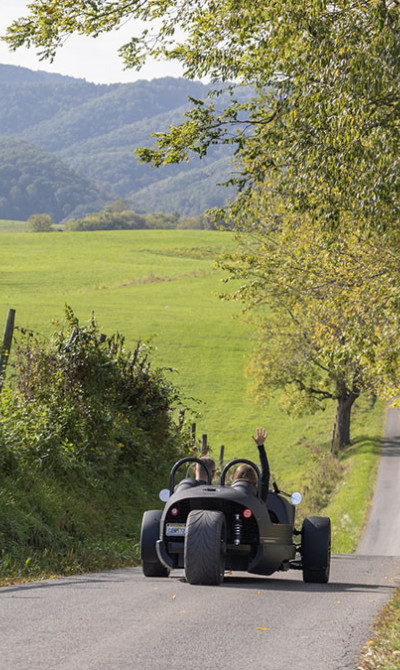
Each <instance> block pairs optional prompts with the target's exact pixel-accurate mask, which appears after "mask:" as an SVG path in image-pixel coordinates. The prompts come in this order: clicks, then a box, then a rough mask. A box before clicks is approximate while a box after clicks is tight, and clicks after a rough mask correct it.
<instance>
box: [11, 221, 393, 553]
mask: <svg viewBox="0 0 400 670" xmlns="http://www.w3.org/2000/svg"><path fill="white" fill-rule="evenodd" d="M232 244H233V238H232V236H231V235H230V234H229V233H220V232H208V231H132V232H131V231H114V232H96V233H63V234H59V235H48V234H36V235H26V236H15V235H12V234H7V233H4V234H3V235H2V236H1V246H0V263H1V267H2V285H3V286H2V288H3V290H2V292H1V296H0V319H1V318H4V319H5V317H6V313H7V309H8V308H9V307H12V308H15V309H16V310H17V312H16V316H17V324H18V325H19V326H23V327H26V328H32V329H34V330H35V331H38V332H40V333H43V334H47V333H49V332H50V330H51V320H52V318H54V317H59V318H60V319H61V318H62V316H63V308H64V304H65V303H67V304H69V305H71V306H72V308H73V309H74V311H75V313H76V314H77V316H78V317H79V319H80V320H81V322H83V321H85V320H88V319H89V318H90V315H91V312H92V310H94V311H95V314H96V317H97V319H98V321H99V323H100V327H101V329H102V330H103V331H104V332H105V333H111V332H114V331H115V330H118V331H120V332H121V333H123V334H124V335H126V336H127V344H128V345H133V344H134V342H135V341H136V340H137V339H138V338H142V339H147V338H153V343H154V345H155V347H156V351H155V354H154V356H153V359H154V360H155V362H156V363H157V364H159V365H165V366H171V367H173V368H175V369H176V370H177V372H176V373H171V374H172V375H173V380H174V383H175V384H177V385H178V386H180V387H181V388H182V389H183V391H184V393H185V394H186V396H187V397H188V398H195V399H196V401H199V403H197V402H195V401H193V400H190V401H188V402H189V404H191V406H192V407H193V408H194V409H197V410H198V411H199V412H200V414H201V416H200V417H199V418H198V419H197V428H198V435H200V434H201V433H203V432H205V433H207V434H208V436H209V442H210V443H211V446H212V448H213V450H214V455H215V456H217V457H218V454H219V447H220V445H221V444H224V445H225V454H226V457H234V456H237V457H239V456H243V457H250V458H252V457H253V458H254V457H255V455H256V454H255V448H254V446H253V443H252V440H251V438H250V435H251V433H252V432H253V430H254V428H255V427H256V426H257V425H264V426H266V428H267V430H268V432H269V439H268V445H269V455H270V462H271V467H272V471H273V473H274V474H275V475H276V477H277V479H278V481H279V483H280V484H281V486H282V488H284V489H285V488H286V489H291V488H299V489H300V490H304V489H305V488H307V487H308V488H309V489H311V492H313V489H315V490H316V491H317V494H316V496H314V498H313V497H312V495H311V501H312V504H315V505H319V506H323V504H324V501H325V498H326V496H329V495H330V494H332V491H333V490H334V487H335V477H336V475H337V473H331V472H330V470H329V468H331V467H332V464H331V463H330V462H329V459H325V461H324V460H323V459H324V458H325V454H326V452H327V451H328V445H329V440H330V437H331V432H332V427H333V414H334V408H333V407H332V408H329V409H328V410H327V411H326V412H324V413H320V414H319V415H317V416H316V417H303V418H300V419H297V420H293V419H289V418H288V417H287V416H286V415H285V414H284V413H283V412H282V411H280V409H279V408H278V406H277V404H276V403H275V402H270V403H269V404H268V405H266V406H265V407H260V406H257V405H256V404H255V403H254V400H253V397H252V395H251V392H250V391H249V380H248V379H247V378H246V376H245V370H246V366H247V364H248V362H249V357H250V354H251V349H252V331H251V327H250V326H249V325H248V324H245V323H243V322H241V321H240V320H239V319H237V318H234V317H237V316H238V306H237V305H235V304H232V303H230V302H224V301H221V300H218V297H217V294H218V292H219V291H221V290H223V288H224V285H223V284H221V283H220V282H219V279H220V275H219V273H218V272H217V271H216V270H215V268H214V259H215V255H216V254H217V253H218V252H220V251H222V250H223V249H228V248H230V247H231V246H232ZM1 315H3V317H2V316H1ZM381 430H382V407H381V406H379V404H377V405H376V406H375V408H374V410H373V412H372V413H371V412H370V411H369V409H368V404H367V403H364V404H361V405H360V406H359V407H358V408H356V411H355V422H354V431H353V437H355V438H356V440H355V444H354V446H353V447H352V448H351V449H350V450H348V451H347V452H346V454H345V455H344V458H343V461H342V464H341V466H340V467H341V474H342V476H344V478H345V481H347V480H346V477H347V479H348V481H349V482H351V487H349V489H345V488H344V487H343V486H340V487H339V488H338V491H337V492H338V495H337V496H335V498H334V500H335V501H337V502H336V508H335V510H334V513H335V521H336V524H335V525H336V528H339V529H340V528H342V526H344V527H345V538H344V539H343V537H341V538H339V539H340V543H341V544H338V543H337V544H336V546H335V548H336V550H338V549H340V548H341V546H344V545H345V544H346V542H347V544H346V548H347V550H351V548H352V547H354V544H355V542H356V540H357V532H358V531H357V528H356V530H355V531H354V530H353V526H352V525H351V520H352V518H353V516H354V517H357V518H356V519H355V523H356V524H357V527H358V528H359V527H360V526H361V525H362V523H363V521H364V518H365V506H366V505H367V503H368V500H369V496H370V491H371V484H372V482H373V473H374V468H375V466H376V452H377V444H378V440H379V437H380V434H381ZM321 459H322V466H321ZM360 463H362V464H363V465H362V467H358V464H360ZM351 465H353V466H355V467H353V469H352V468H351ZM321 467H322V471H321ZM324 468H325V470H324ZM321 472H322V475H323V476H324V478H325V481H326V482H327V484H326V483H325V484H324V486H323V487H322V488H323V490H322V492H321V491H320V488H321V486H320V484H321ZM358 472H359V473H360V474H359V475H358V474H357V473H358ZM331 474H332V476H331ZM166 480H167V477H166ZM324 487H325V488H324ZM345 490H350V493H351V500H352V502H351V506H349V502H348V500H347V498H346V495H344V491H345ZM349 518H350V523H349V521H348V519H349Z"/></svg>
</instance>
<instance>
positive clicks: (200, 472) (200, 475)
mask: <svg viewBox="0 0 400 670" xmlns="http://www.w3.org/2000/svg"><path fill="white" fill-rule="evenodd" d="M200 460H201V461H203V463H205V464H206V466H207V467H208V469H209V471H210V475H211V481H212V480H213V479H214V475H215V461H214V459H213V458H211V457H210V456H202V457H201V458H200ZM194 473H195V474H194V476H195V478H196V480H197V481H207V471H206V469H205V468H203V467H202V466H201V465H200V463H196V467H195V471H194Z"/></svg>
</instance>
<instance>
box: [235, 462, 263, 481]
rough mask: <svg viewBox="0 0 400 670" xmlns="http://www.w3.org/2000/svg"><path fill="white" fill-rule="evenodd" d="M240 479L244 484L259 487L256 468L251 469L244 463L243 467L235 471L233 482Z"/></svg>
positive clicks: (240, 466)
mask: <svg viewBox="0 0 400 670" xmlns="http://www.w3.org/2000/svg"><path fill="white" fill-rule="evenodd" d="M239 479H240V480H241V481H244V482H250V484H254V486H257V473H256V471H255V470H254V468H252V467H251V465H247V464H246V463H242V465H239V466H238V468H237V469H236V470H235V474H234V475H233V480H234V481H235V482H237V481H238V480H239Z"/></svg>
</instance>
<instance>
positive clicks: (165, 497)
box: [158, 489, 169, 502]
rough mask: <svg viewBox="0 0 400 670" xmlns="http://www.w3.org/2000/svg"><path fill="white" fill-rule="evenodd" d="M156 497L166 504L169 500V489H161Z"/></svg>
mask: <svg viewBox="0 0 400 670" xmlns="http://www.w3.org/2000/svg"><path fill="white" fill-rule="evenodd" d="M158 497H159V498H160V500H161V501H162V502H167V500H169V489H161V491H160V493H159V494H158Z"/></svg>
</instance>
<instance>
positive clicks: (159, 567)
mask: <svg viewBox="0 0 400 670" xmlns="http://www.w3.org/2000/svg"><path fill="white" fill-rule="evenodd" d="M161 514H162V512H161V510H158V509H156V510H150V511H147V512H145V513H144V514H143V519H142V528H141V531H140V556H141V559H142V570H143V574H144V576H145V577H168V575H169V573H170V570H169V569H168V568H166V567H165V566H164V565H163V564H162V563H161V561H160V559H159V558H158V555H157V551H156V542H157V540H158V539H159V537H160V520H161Z"/></svg>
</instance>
